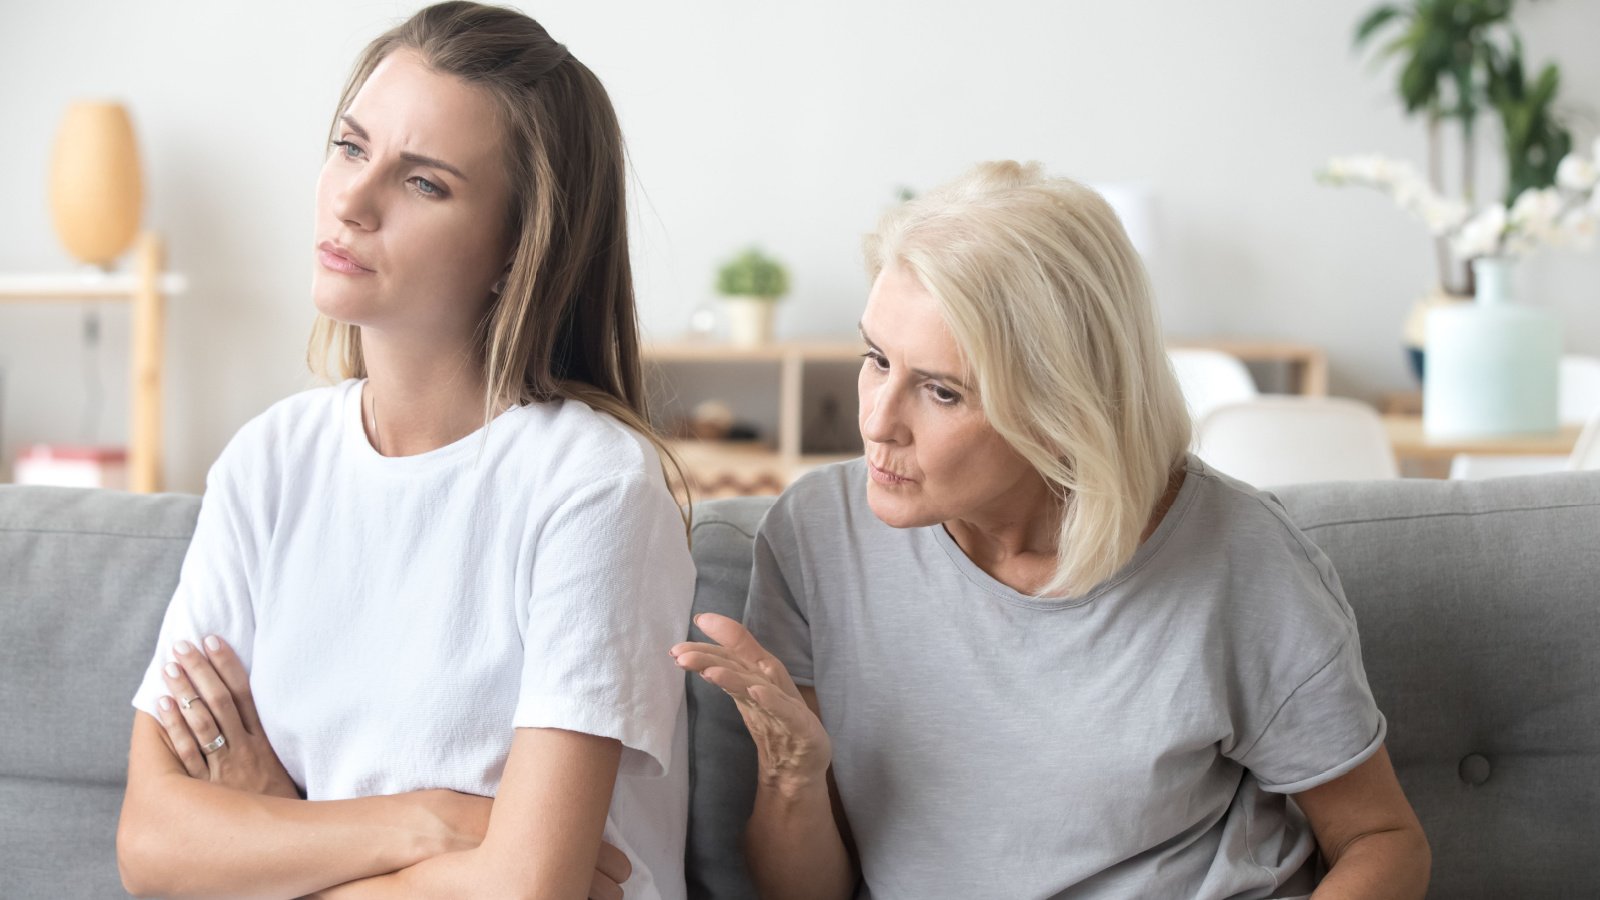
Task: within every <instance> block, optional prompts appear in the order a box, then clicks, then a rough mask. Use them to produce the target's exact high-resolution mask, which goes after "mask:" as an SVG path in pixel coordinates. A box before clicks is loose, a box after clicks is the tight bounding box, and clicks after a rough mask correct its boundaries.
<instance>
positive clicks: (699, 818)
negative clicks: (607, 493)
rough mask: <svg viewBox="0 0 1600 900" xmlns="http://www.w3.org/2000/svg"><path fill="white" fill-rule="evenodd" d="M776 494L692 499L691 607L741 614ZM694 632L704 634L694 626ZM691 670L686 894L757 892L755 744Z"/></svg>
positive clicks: (719, 897) (705, 898)
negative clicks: (752, 834)
mask: <svg viewBox="0 0 1600 900" xmlns="http://www.w3.org/2000/svg"><path fill="white" fill-rule="evenodd" d="M772 500H773V498H771V497H740V498H734V499H727V500H717V501H710V502H707V503H705V504H703V505H696V506H695V512H694V529H693V532H692V533H693V538H694V540H693V550H694V562H695V568H696V570H697V572H698V574H697V576H696V580H695V588H694V615H699V614H700V613H703V612H714V613H721V614H722V615H725V616H728V617H730V618H734V619H743V618H744V603H745V595H746V594H747V593H748V587H749V584H750V561H751V547H752V544H753V542H754V540H755V533H756V525H757V524H758V523H759V522H760V521H761V517H762V516H763V515H766V512H767V508H768V507H770V506H771V505H772ZM690 639H691V640H701V641H703V640H706V637H705V635H703V634H701V633H700V632H699V630H698V629H694V628H692V627H691V628H690ZM688 678H689V690H688V693H689V742H690V744H689V746H690V753H689V837H688V844H687V851H686V853H687V855H686V856H685V859H684V870H685V873H686V876H687V878H688V882H689V885H688V887H689V897H690V898H693V900H745V898H749V900H755V896H756V892H755V889H754V888H753V887H752V886H751V885H750V876H749V874H748V873H747V872H746V870H745V866H744V857H743V855H742V854H741V853H740V851H739V838H740V835H742V834H743V833H744V823H745V821H746V820H747V819H749V818H750V808H751V805H752V804H753V803H754V800H755V783H756V754H755V745H754V744H753V743H751V741H750V734H749V733H748V732H747V731H745V727H744V720H743V719H741V718H740V717H739V710H738V709H737V708H736V707H734V705H733V701H732V700H730V699H729V698H728V695H727V694H724V693H723V692H722V691H721V690H720V689H718V688H715V687H713V686H711V685H710V684H707V683H706V682H705V680H703V679H702V678H700V677H699V676H698V675H690V676H688Z"/></svg>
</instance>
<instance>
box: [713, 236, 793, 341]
mask: <svg viewBox="0 0 1600 900" xmlns="http://www.w3.org/2000/svg"><path fill="white" fill-rule="evenodd" d="M788 292H789V272H788V271H787V270H786V269H784V267H783V264H782V263H780V262H778V261H777V260H776V259H773V258H772V257H770V256H767V255H766V254H764V253H762V252H761V251H760V250H759V249H758V248H755V247H751V248H750V249H748V250H745V251H744V252H743V253H740V254H739V255H738V256H735V257H734V258H733V259H730V260H728V261H727V262H726V263H723V265H722V268H720V269H718V270H717V293H719V294H721V295H722V297H723V301H724V304H725V306H726V308H727V311H728V337H729V340H731V341H732V342H733V343H734V344H737V345H739V346H741V347H752V346H758V345H760V344H765V343H768V342H770V341H771V340H772V313H773V309H774V307H775V306H776V305H777V302H778V300H779V298H781V297H783V295H784V294H787V293H788Z"/></svg>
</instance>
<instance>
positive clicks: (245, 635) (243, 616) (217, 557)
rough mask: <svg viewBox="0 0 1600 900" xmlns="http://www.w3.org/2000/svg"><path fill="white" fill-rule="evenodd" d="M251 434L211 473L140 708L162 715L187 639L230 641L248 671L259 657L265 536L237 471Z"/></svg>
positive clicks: (136, 700)
mask: <svg viewBox="0 0 1600 900" xmlns="http://www.w3.org/2000/svg"><path fill="white" fill-rule="evenodd" d="M247 441H248V439H247V438H245V439H242V438H241V437H236V438H235V439H234V440H233V441H232V442H231V443H230V444H229V446H228V448H227V449H225V450H224V451H223V454H222V456H221V457H219V458H218V460H217V462H216V463H215V464H214V465H213V466H212V467H211V470H210V472H209V473H208V474H207V476H206V491H205V494H204V496H203V497H202V498H201V500H200V516H199V518H198V519H197V520H196V521H195V526H194V534H193V536H192V537H191V538H190V540H189V548H188V550H187V551H185V553H184V557H183V565H182V567H181V568H180V569H179V573H178V586H177V588H176V589H175V590H174V591H173V594H172V600H171V601H170V602H169V603H168V604H167V612H166V615H165V616H164V617H163V618H162V620H161V631H160V634H159V636H158V637H157V638H156V645H155V653H154V655H153V656H152V658H151V660H150V665H149V666H148V667H146V669H145V673H144V679H143V681H141V682H140V684H139V687H138V690H137V691H136V692H135V693H134V696H133V705H134V708H136V709H139V710H143V711H144V712H147V713H149V714H150V715H152V716H156V715H157V713H156V701H157V700H158V699H160V698H161V697H162V696H164V695H166V694H167V693H168V691H167V685H166V682H165V681H164V680H163V679H162V677H161V668H162V666H164V665H166V664H167V663H168V662H170V661H172V659H173V654H172V645H173V644H175V643H177V642H178V641H188V642H189V643H191V644H193V645H195V646H196V647H200V646H202V645H201V644H200V641H201V640H203V639H204V638H205V637H206V636H208V635H213V634H214V635H216V636H218V637H220V638H222V639H223V640H225V641H227V642H228V645H229V646H230V647H232V648H233V649H234V652H235V653H237V654H238V656H239V659H240V661H241V662H242V663H244V666H245V668H246V670H248V669H250V667H251V663H252V650H253V647H254V643H255V611H254V606H253V604H252V600H251V598H252V596H253V594H252V588H251V585H252V583H253V573H254V572H255V568H256V566H255V563H256V560H257V559H258V558H259V554H260V549H261V548H260V544H261V543H262V541H263V538H262V536H261V528H260V527H259V522H257V521H256V520H257V519H259V518H260V516H261V511H260V510H252V509H251V508H250V504H249V503H248V502H247V500H246V498H245V497H244V495H243V492H242V490H241V488H240V482H239V479H238V478H237V473H238V471H240V469H241V467H242V466H244V465H245V463H246V460H244V459H243V458H242V457H243V456H245V455H248V453H249V449H248V448H247V447H245V446H244V445H245V444H246V443H247Z"/></svg>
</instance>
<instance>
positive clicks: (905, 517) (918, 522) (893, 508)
mask: <svg viewBox="0 0 1600 900" xmlns="http://www.w3.org/2000/svg"><path fill="white" fill-rule="evenodd" d="M894 490H897V491H903V490H904V488H897V489H894ZM867 506H868V507H869V508H870V509H871V510H872V514H873V515H875V516H877V517H878V520H879V521H881V522H882V523H883V524H885V525H888V526H889V527H890V528H921V527H922V526H924V525H932V524H934V523H936V522H939V521H941V520H940V519H939V518H938V517H937V516H932V515H930V514H929V513H928V511H927V510H925V509H924V508H923V504H921V503H917V502H916V501H915V500H913V499H912V498H910V497H906V496H903V495H902V494H899V493H897V494H893V495H891V493H890V490H889V489H885V488H884V487H882V486H881V485H878V484H875V483H873V482H870V481H869V482H867Z"/></svg>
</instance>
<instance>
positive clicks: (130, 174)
mask: <svg viewBox="0 0 1600 900" xmlns="http://www.w3.org/2000/svg"><path fill="white" fill-rule="evenodd" d="M143 202H144V191H143V188H142V186H141V185H140V180H139V148H138V145H137V144H136V143H135V141H134V137H133V123H132V122H131V121H130V120H129V119H128V111H127V110H126V109H124V108H123V107H122V104H120V103H111V102H97V101H79V102H75V103H73V104H71V105H70V106H68V107H67V114H66V117H65V118H64V119H63V120H62V123H61V130H60V132H58V133H57V135H56V146H55V153H54V157H53V159H52V161H51V166H50V210H51V213H52V215H53V217H54V219H55V226H56V234H57V236H59V237H60V238H61V243H62V244H63V245H65V246H66V248H67V252H68V253H71V254H72V255H73V256H75V257H77V258H78V259H79V260H82V261H83V262H85V263H89V264H90V265H94V266H98V267H100V268H101V269H110V268H111V264H112V262H113V261H115V260H116V258H117V257H119V256H121V255H122V253H123V252H124V251H125V250H127V249H128V247H129V246H131V245H132V243H133V239H134V237H135V236H136V235H137V234H138V231H139V218H140V211H141V207H142V205H143Z"/></svg>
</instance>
